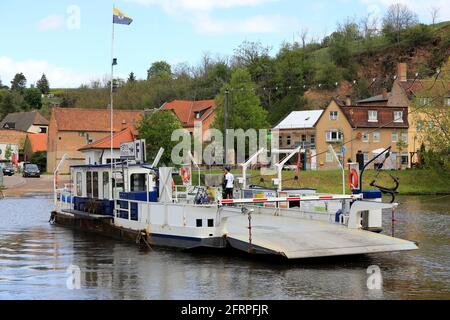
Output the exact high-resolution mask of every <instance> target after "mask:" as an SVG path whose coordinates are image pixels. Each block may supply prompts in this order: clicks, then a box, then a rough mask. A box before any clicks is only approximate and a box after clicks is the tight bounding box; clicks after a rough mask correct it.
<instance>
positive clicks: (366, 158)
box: [363, 152, 369, 162]
mask: <svg viewBox="0 0 450 320" xmlns="http://www.w3.org/2000/svg"><path fill="white" fill-rule="evenodd" d="M363 154H364V162H369V153H368V152H363Z"/></svg>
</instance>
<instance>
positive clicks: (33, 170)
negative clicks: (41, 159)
mask: <svg viewBox="0 0 450 320" xmlns="http://www.w3.org/2000/svg"><path fill="white" fill-rule="evenodd" d="M22 176H23V177H24V178H27V177H36V178H39V177H40V176H41V170H39V167H38V166H37V165H35V164H33V163H27V164H26V165H24V167H23V172H22Z"/></svg>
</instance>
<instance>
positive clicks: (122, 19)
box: [110, 5, 133, 200]
mask: <svg viewBox="0 0 450 320" xmlns="http://www.w3.org/2000/svg"><path fill="white" fill-rule="evenodd" d="M131 22H133V19H131V18H130V17H129V16H127V15H126V14H125V13H123V12H122V11H120V10H119V9H117V8H116V7H115V6H114V5H113V20H112V39H111V40H112V41H111V91H110V100H111V101H110V120H111V123H110V127H111V141H110V144H111V149H110V152H111V154H110V157H111V170H110V171H111V173H110V175H111V199H112V200H114V186H113V185H112V181H113V173H114V158H113V152H114V146H113V144H114V66H115V65H117V59H116V58H114V25H115V24H125V25H130V24H131Z"/></svg>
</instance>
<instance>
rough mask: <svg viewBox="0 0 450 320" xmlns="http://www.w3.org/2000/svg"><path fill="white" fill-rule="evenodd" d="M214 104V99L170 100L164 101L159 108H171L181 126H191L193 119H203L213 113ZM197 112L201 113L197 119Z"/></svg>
mask: <svg viewBox="0 0 450 320" xmlns="http://www.w3.org/2000/svg"><path fill="white" fill-rule="evenodd" d="M215 106H216V102H215V100H201V101H187V100H174V101H172V102H168V103H165V104H164V105H163V106H162V107H161V109H162V110H172V111H173V112H174V113H175V115H176V116H177V118H178V120H180V122H181V123H182V124H183V126H185V127H193V126H194V121H195V120H198V121H203V120H205V119H206V118H208V117H209V116H211V115H212V114H213V113H214V108H215ZM199 112H200V113H201V116H200V118H199V119H196V118H195V115H196V113H199Z"/></svg>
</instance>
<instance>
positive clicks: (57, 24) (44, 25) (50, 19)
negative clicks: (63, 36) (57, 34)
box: [38, 15, 64, 31]
mask: <svg viewBox="0 0 450 320" xmlns="http://www.w3.org/2000/svg"><path fill="white" fill-rule="evenodd" d="M63 26H64V16H62V15H50V16H47V17H45V18H44V19H42V20H41V21H39V22H38V30H39V31H49V30H61V29H62V28H63Z"/></svg>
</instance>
